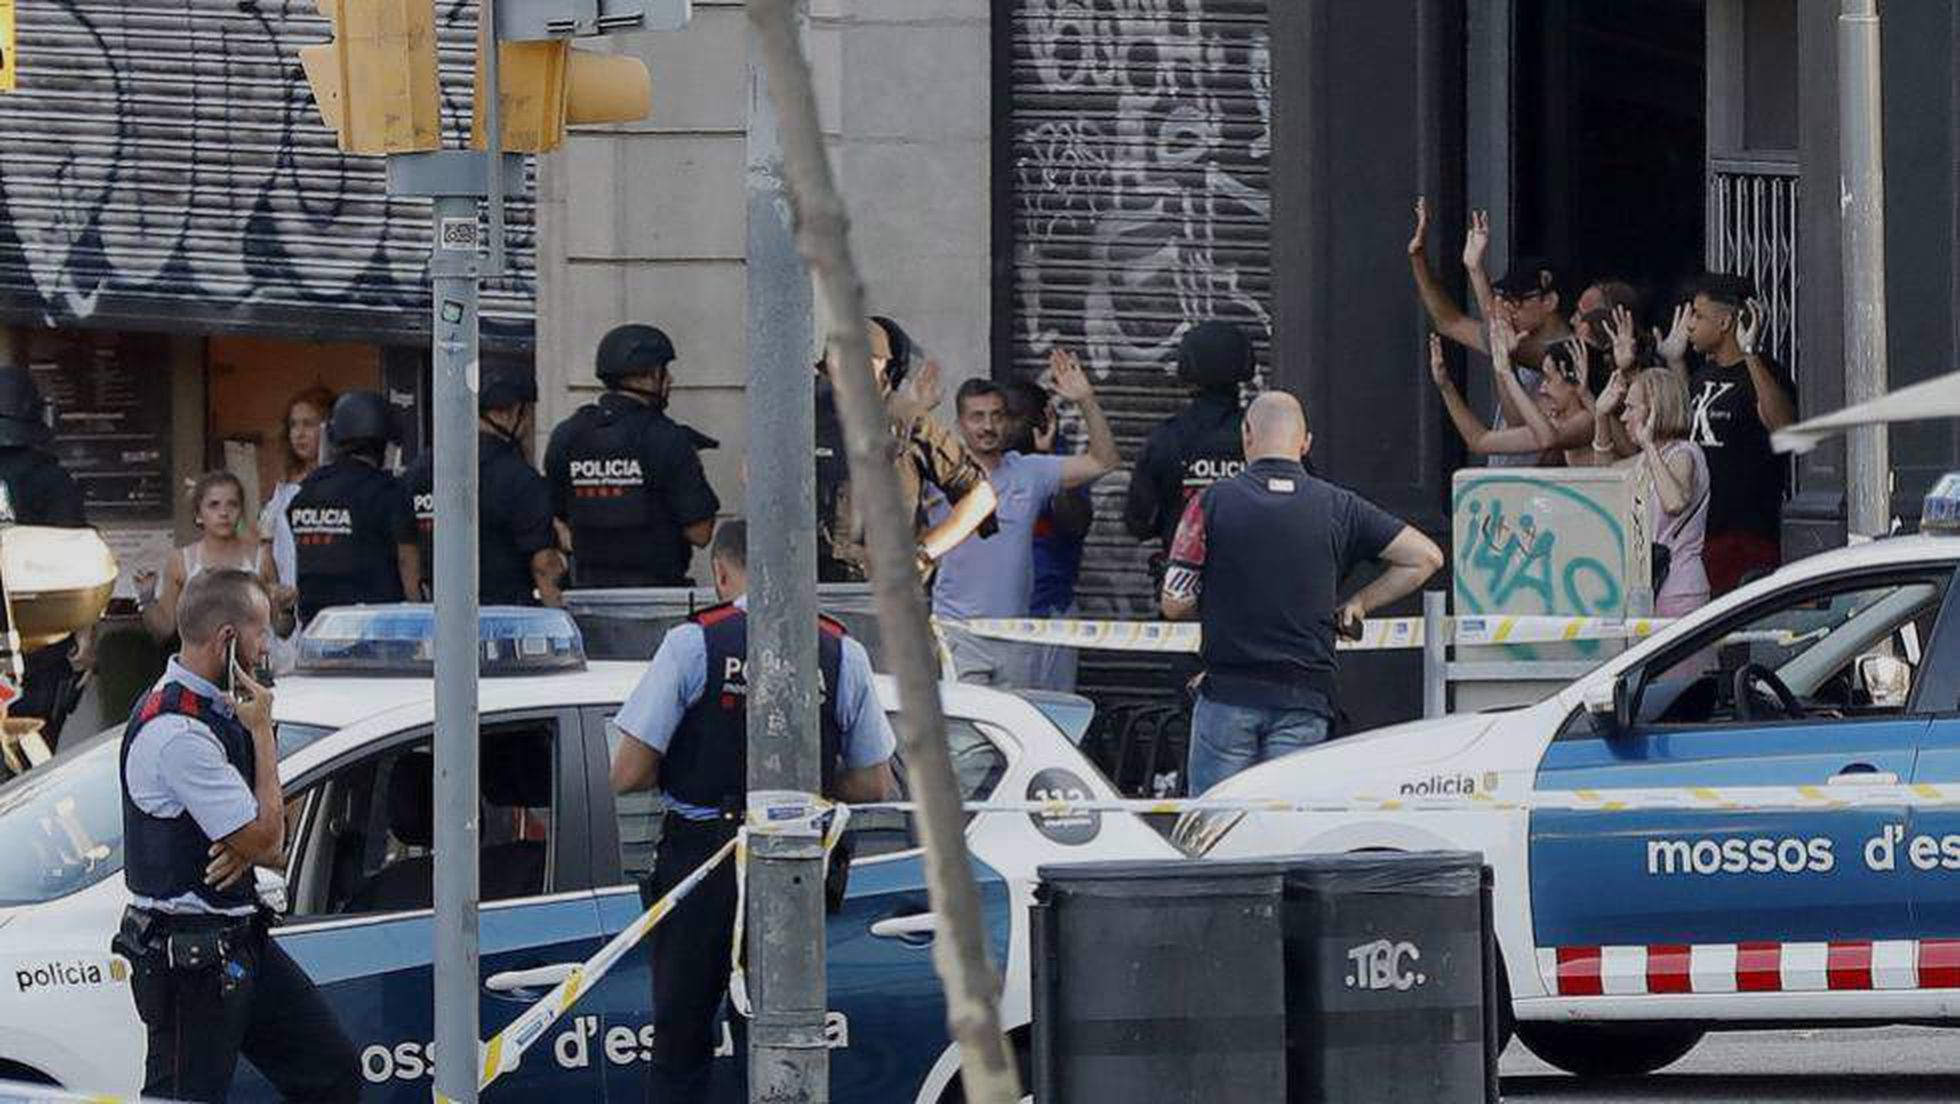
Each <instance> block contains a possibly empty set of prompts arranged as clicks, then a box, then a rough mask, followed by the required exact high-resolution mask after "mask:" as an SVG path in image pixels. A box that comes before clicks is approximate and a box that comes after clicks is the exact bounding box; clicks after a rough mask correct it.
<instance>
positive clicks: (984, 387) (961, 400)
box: [953, 379, 1007, 413]
mask: <svg viewBox="0 0 1960 1104" xmlns="http://www.w3.org/2000/svg"><path fill="white" fill-rule="evenodd" d="M988 395H999V396H1000V401H1001V404H1002V405H1003V406H1004V405H1006V404H1007V391H1006V389H1005V388H1003V387H1001V385H1000V384H998V383H995V382H994V381H993V380H990V379H970V380H967V381H966V382H965V383H962V384H960V389H959V390H958V391H956V392H954V393H953V410H954V412H955V413H957V412H959V411H962V410H965V409H966V401H967V400H968V399H979V398H985V397H986V396H988Z"/></svg>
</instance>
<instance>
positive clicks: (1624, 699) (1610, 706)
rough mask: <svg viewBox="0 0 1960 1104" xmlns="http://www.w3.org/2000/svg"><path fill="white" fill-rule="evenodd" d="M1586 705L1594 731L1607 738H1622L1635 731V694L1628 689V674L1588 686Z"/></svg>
mask: <svg viewBox="0 0 1960 1104" xmlns="http://www.w3.org/2000/svg"><path fill="white" fill-rule="evenodd" d="M1585 706H1586V713H1587V714H1588V715H1589V716H1590V717H1591V718H1592V723H1593V731H1594V732H1597V733H1599V734H1600V735H1601V736H1603V737H1605V738H1606V739H1608V740H1618V739H1622V738H1624V737H1625V736H1626V735H1627V734H1628V733H1631V732H1632V731H1633V696H1632V694H1631V693H1630V692H1629V691H1628V689H1627V677H1626V675H1624V674H1621V675H1615V676H1614V677H1613V679H1612V681H1610V682H1602V683H1594V684H1593V685H1592V686H1590V687H1587V689H1586V695H1585Z"/></svg>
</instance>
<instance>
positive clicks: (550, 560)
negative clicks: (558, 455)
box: [408, 365, 565, 606]
mask: <svg viewBox="0 0 1960 1104" xmlns="http://www.w3.org/2000/svg"><path fill="white" fill-rule="evenodd" d="M537 401H538V383H537V379H536V378H535V377H534V376H532V375H531V373H530V372H527V371H524V370H523V369H520V368H517V367H514V366H508V365H499V366H493V367H489V368H485V369H484V370H483V378H482V383H481V385H480V386H479V388H478V390H477V395H476V410H477V429H478V437H477V446H476V463H477V500H478V505H477V545H476V548H477V563H478V567H477V595H478V600H479V601H480V602H482V604H484V605H486V606H529V605H536V604H538V603H540V602H542V603H543V604H544V605H547V606H562V605H564V604H565V599H564V596H563V595H562V594H560V593H559V590H558V579H559V577H560V576H561V575H563V574H564V571H565V562H564V560H563V558H562V557H560V555H559V553H558V534H557V531H556V529H555V528H554V527H553V525H552V517H551V488H550V486H549V485H547V484H546V483H545V481H544V476H542V475H539V474H538V469H536V468H534V467H532V466H531V462H530V461H529V460H527V459H525V456H524V448H523V444H522V442H523V440H524V435H525V434H526V433H527V432H528V431H529V430H530V427H531V410H532V408H533V406H535V404H536V403H537ZM408 489H409V493H410V494H411V495H413V496H414V499H415V521H416V530H417V539H416V543H417V545H418V546H419V547H420V549H421V552H422V577H423V578H424V579H425V580H427V581H428V582H429V586H430V590H431V591H432V592H433V590H434V588H435V576H434V574H433V573H432V571H431V561H430V556H431V554H432V551H433V547H434V537H435V523H436V501H435V451H434V450H433V449H432V450H430V451H427V452H424V453H423V454H422V455H421V456H419V457H417V458H416V460H415V464H414V465H413V466H412V467H410V468H409V471H408ZM534 592H535V593H534Z"/></svg>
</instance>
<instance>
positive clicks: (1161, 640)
mask: <svg viewBox="0 0 1960 1104" xmlns="http://www.w3.org/2000/svg"><path fill="white" fill-rule="evenodd" d="M1673 623H1674V622H1673V621H1672V620H1671V619H1667V618H1655V617H1645V618H1633V619H1628V620H1622V619H1619V618H1611V617H1542V616H1525V615H1518V616H1459V617H1449V618H1445V619H1444V622H1443V624H1444V626H1445V628H1446V629H1447V630H1448V632H1449V638H1448V640H1447V641H1446V643H1450V644H1456V645H1459V646H1466V645H1470V646H1475V645H1491V644H1564V643H1574V642H1577V641H1582V640H1640V639H1644V638H1646V637H1649V636H1652V635H1653V634H1655V633H1657V632H1659V631H1660V630H1662V629H1664V628H1666V627H1668V626H1669V625H1672V624H1673ZM941 627H942V629H943V630H951V631H962V630H963V631H965V632H969V633H972V634H973V635H975V636H984V637H986V638H988V639H990V640H1006V641H1012V642H1014V643H1018V644H1047V645H1052V646H1057V647H1066V648H1097V649H1103V650H1107V651H1117V652H1196V651H1197V650H1198V644H1199V641H1200V639H1201V633H1200V630H1199V628H1198V626H1197V625H1196V624H1195V623H1193V622H1189V621H1091V620H1079V619H1066V618H1057V619H1052V620H1043V619H1040V618H1009V617H1002V618H976V619H974V620H971V621H951V620H948V621H945V622H942V625H941ZM1425 635H1426V634H1425V631H1424V628H1423V619H1422V618H1420V617H1380V618H1375V619H1372V620H1369V621H1364V622H1362V625H1361V639H1359V640H1347V639H1338V640H1336V641H1335V644H1336V646H1337V647H1339V648H1342V649H1344V650H1347V651H1364V652H1365V651H1383V650H1390V649H1401V648H1420V647H1422V645H1423V638H1424V636H1425Z"/></svg>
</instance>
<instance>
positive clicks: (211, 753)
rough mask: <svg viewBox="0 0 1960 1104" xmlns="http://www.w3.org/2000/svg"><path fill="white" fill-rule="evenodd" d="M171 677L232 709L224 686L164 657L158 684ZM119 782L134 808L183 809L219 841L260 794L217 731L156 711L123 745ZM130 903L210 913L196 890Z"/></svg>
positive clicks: (246, 910) (164, 812)
mask: <svg viewBox="0 0 1960 1104" xmlns="http://www.w3.org/2000/svg"><path fill="white" fill-rule="evenodd" d="M173 682H174V683H177V684H178V685H180V686H182V687H183V688H184V689H186V690H189V691H190V692H192V693H194V694H196V695H198V696H199V697H202V698H206V699H209V700H210V701H211V702H213V703H214V706H213V707H214V708H216V709H217V710H218V711H219V712H221V713H224V714H226V715H230V713H231V711H232V710H231V699H229V698H227V697H226V696H225V693H224V691H222V690H220V689H218V688H217V687H216V686H213V685H212V684H211V683H210V682H209V681H208V680H206V679H205V678H203V677H202V676H200V675H198V674H197V673H195V672H193V671H192V670H191V669H190V668H188V667H185V666H184V665H183V664H181V663H179V662H178V661H177V657H175V656H172V657H171V658H170V665H169V667H168V668H167V669H166V670H165V671H164V673H163V678H162V679H161V680H159V681H158V682H157V685H156V688H157V689H161V688H162V687H165V686H168V685H169V684H171V683H173ZM123 785H125V786H127V787H129V799H130V801H131V802H133V803H134V804H135V805H136V807H137V808H138V809H141V810H142V811H143V812H146V813H148V814H150V815H151V816H154V817H174V816H177V815H178V814H180V813H189V814H190V817H191V819H192V820H194V821H196V822H197V827H198V829H199V830H200V831H202V832H203V833H204V834H205V835H206V836H209V837H210V838H212V839H214V840H221V839H224V838H225V837H226V836H229V835H231V834H232V833H233V832H236V831H238V830H239V829H240V828H243V827H245V826H246V825H247V824H250V823H251V822H252V821H253V820H254V819H256V818H257V817H258V815H259V799H258V796H257V795H256V794H254V793H253V792H252V783H251V782H250V781H248V780H247V779H246V778H245V777H244V776H243V775H241V774H239V773H238V768H236V767H234V766H232V765H231V761H230V760H228V759H226V758H225V749H224V746H223V745H222V744H220V743H219V742H218V737H217V734H216V733H214V732H212V731H211V728H210V726H208V725H206V724H205V723H204V722H203V721H200V720H196V719H194V718H191V717H186V716H183V715H181V714H177V713H165V714H163V715H162V716H159V717H158V718H157V719H156V720H153V721H151V722H150V723H148V724H146V725H144V726H143V729H142V731H140V732H138V733H137V734H136V738H135V740H133V741H132V742H131V743H130V745H129V762H128V765H127V769H126V770H125V772H124V776H123ZM134 903H135V905H136V907H137V908H141V909H148V910H150V911H152V912H170V913H209V912H212V911H215V910H213V909H212V908H211V906H210V905H209V904H207V903H205V901H204V900H203V898H201V897H199V896H197V895H196V894H194V893H187V894H185V895H183V896H182V897H175V898H172V899H171V900H168V901H155V900H151V899H150V898H148V897H137V898H135V900H134ZM223 911H224V912H226V913H227V914H229V915H237V916H249V915H251V913H252V912H253V908H252V906H250V905H246V906H243V907H241V908H236V909H226V910H223Z"/></svg>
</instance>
